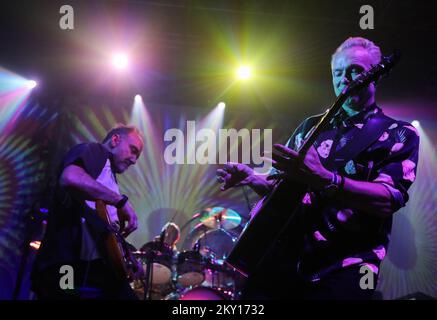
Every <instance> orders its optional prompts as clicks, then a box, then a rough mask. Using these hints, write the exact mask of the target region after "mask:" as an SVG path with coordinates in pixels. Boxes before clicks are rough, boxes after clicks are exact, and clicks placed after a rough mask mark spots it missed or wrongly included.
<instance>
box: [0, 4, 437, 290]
mask: <svg viewBox="0 0 437 320" xmlns="http://www.w3.org/2000/svg"><path fill="white" fill-rule="evenodd" d="M63 4H64V3H62V2H59V1H14V2H9V3H2V5H1V10H0V43H1V50H0V299H11V298H12V297H13V293H14V288H16V286H17V282H16V280H17V272H18V270H19V268H20V265H22V266H23V267H24V268H25V270H26V272H25V277H24V279H23V283H22V288H21V290H20V292H19V294H18V297H19V298H20V299H28V298H29V297H31V294H30V291H29V281H28V272H29V266H30V264H31V262H32V259H33V254H34V253H35V249H34V248H31V247H29V241H30V240H36V239H37V238H39V237H40V236H41V233H42V232H43V225H42V224H41V220H42V219H43V218H44V215H45V212H44V208H47V206H48V203H49V199H50V194H51V190H52V188H53V184H54V177H55V175H56V168H57V165H58V163H59V161H60V158H61V156H62V155H63V153H64V152H65V151H66V150H68V148H69V147H71V146H73V145H74V144H75V143H78V142H86V141H99V140H101V139H102V138H103V137H104V135H105V132H106V131H107V130H108V129H110V128H111V127H112V126H113V125H114V124H115V123H117V122H124V123H133V124H136V125H138V126H140V127H141V129H142V130H143V131H144V133H145V137H146V144H145V150H144V153H143V155H142V156H141V158H140V161H139V163H138V165H137V166H135V167H133V168H130V169H129V170H128V172H127V173H126V174H125V175H124V176H121V177H120V185H121V190H122V191H123V192H125V193H127V194H129V195H130V196H131V199H132V201H133V204H134V207H135V208H136V210H137V212H138V215H139V229H138V231H137V232H135V233H134V234H133V235H132V236H130V237H129V240H130V241H131V242H132V243H133V244H134V245H136V246H141V245H142V244H144V243H145V242H148V241H150V240H151V239H152V238H153V237H154V236H155V235H157V234H158V233H159V230H160V229H161V227H162V225H163V224H164V223H166V222H167V221H169V220H170V219H172V218H173V217H175V218H174V220H175V222H177V223H178V224H179V225H180V226H182V225H184V224H186V223H187V222H188V220H189V219H190V217H192V216H193V214H195V213H196V212H198V211H199V210H201V209H203V208H206V207H210V206H221V207H226V208H231V209H233V210H235V211H237V212H238V213H239V214H240V215H241V216H242V221H243V223H244V222H246V221H247V215H248V203H247V202H246V200H245V197H244V194H243V190H242V189H237V190H235V191H227V192H220V190H219V185H218V184H217V182H216V180H215V170H216V169H217V168H218V166H217V165H167V164H165V162H164V160H163V150H164V147H165V145H166V143H164V139H163V137H164V132H165V130H167V129H170V128H179V129H181V130H183V131H185V125H186V121H187V120H196V123H202V124H203V125H204V127H205V128H213V129H215V130H216V129H218V128H236V129H240V128H248V129H252V128H258V129H266V128H269V129H272V130H273V141H274V142H285V141H286V139H287V138H288V136H289V135H290V134H291V132H292V131H293V129H294V128H295V127H296V126H297V125H298V124H299V123H300V122H301V121H302V120H303V119H304V118H305V117H307V116H310V115H312V114H316V113H320V112H323V111H324V110H325V109H326V107H327V106H329V105H330V104H331V103H332V102H333V99H334V94H333V90H332V85H331V79H330V64H329V63H330V56H331V54H332V53H333V51H334V50H335V48H336V47H337V46H338V45H339V44H340V43H341V42H342V41H343V40H345V39H346V38H347V37H349V36H364V37H367V38H369V39H371V40H372V41H374V42H375V43H377V44H379V45H380V46H381V49H382V50H383V52H384V53H386V54H387V53H390V52H391V51H392V50H394V49H400V50H401V51H402V53H403V57H402V60H401V62H400V64H399V66H397V67H396V68H395V69H394V70H393V72H392V74H391V76H390V77H389V78H388V79H386V80H383V82H381V83H380V86H379V90H378V96H377V102H378V104H379V105H380V106H381V107H382V108H383V109H384V110H385V112H386V113H387V114H388V115H390V116H392V117H395V118H399V119H403V120H406V121H410V122H411V121H413V120H418V121H420V127H419V128H418V131H419V133H420V135H421V145H420V163H419V167H418V174H417V180H416V182H415V184H414V185H413V187H412V188H411V191H410V201H409V203H408V205H407V206H406V207H405V208H403V209H402V210H400V211H399V212H398V213H396V215H395V219H394V225H393V232H392V239H391V244H390V248H389V251H388V255H387V257H386V259H385V261H384V263H383V268H382V271H381V277H380V283H379V285H378V291H379V292H380V294H381V297H382V298H384V299H394V298H398V297H401V296H404V295H407V294H411V293H415V292H423V293H425V294H427V295H430V296H434V297H437V278H436V274H437V209H436V208H437V198H436V195H435V189H434V188H435V187H436V176H437V161H436V149H435V145H434V144H435V141H436V139H437V130H436V129H437V116H436V113H437V111H436V107H437V102H436V101H437V99H436V98H437V97H436V96H437V64H436V63H435V61H436V60H437V45H436V42H435V34H436V32H437V22H436V21H435V12H436V10H437V9H434V7H433V2H432V1H420V2H415V1H367V2H366V4H370V5H372V6H373V8H374V10H375V29H374V30H361V29H360V28H359V24H358V21H359V18H360V14H359V8H360V6H361V5H362V3H361V2H360V1H323V2H317V1H312V0H310V1H238V2H234V1H190V0H186V1H69V4H70V5H71V6H72V7H73V8H74V10H75V29H74V30H68V31H66V30H61V29H60V28H59V24H58V23H59V18H60V16H61V15H60V14H59V8H60V7H61V5H63ZM120 48H125V49H126V50H127V51H129V53H130V57H131V61H130V67H129V69H128V70H127V71H126V72H125V73H120V72H117V71H114V70H112V69H111V67H110V66H109V65H108V63H106V61H107V60H108V59H110V58H109V57H110V55H111V54H112V52H113V51H114V50H119V49H120ZM241 63H247V64H250V65H252V66H253V69H254V71H253V72H254V76H253V77H252V78H251V79H249V80H248V81H246V82H239V81H236V80H235V76H234V70H235V68H236V66H238V65H239V64H241ZM26 79H35V80H36V81H37V82H38V86H37V87H36V88H34V89H33V90H30V89H29V88H26V87H25V86H23V83H24V81H25V80H26ZM136 94H140V95H141V96H142V101H143V103H142V104H139V103H135V102H134V96H135V95H136ZM221 101H224V102H225V103H226V108H225V109H224V111H221V112H220V111H218V109H217V108H216V105H217V104H218V103H219V102H221ZM248 196H249V203H253V202H254V201H255V199H256V197H255V195H254V194H252V193H251V192H248ZM41 209H42V210H41ZM193 227H194V225H193V224H189V225H187V226H186V227H185V228H184V229H183V233H182V240H184V238H185V237H186V235H187V234H188V232H189V231H190V230H192V229H193ZM241 227H242V226H241ZM241 227H240V228H236V229H235V230H233V233H234V234H235V235H236V234H237V233H238V232H239V231H241ZM225 240H226V239H225ZM27 249H29V250H30V251H29V253H30V254H29V259H28V260H27V261H24V262H25V263H24V262H23V261H22V257H23V256H26V252H27Z"/></svg>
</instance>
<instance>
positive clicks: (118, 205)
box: [115, 194, 129, 209]
mask: <svg viewBox="0 0 437 320" xmlns="http://www.w3.org/2000/svg"><path fill="white" fill-rule="evenodd" d="M128 200H129V198H128V197H127V195H125V194H124V195H122V196H121V200H120V201H118V202H117V203H116V204H115V207H116V208H117V209H121V208H123V207H124V205H125V204H126V202H127V201H128Z"/></svg>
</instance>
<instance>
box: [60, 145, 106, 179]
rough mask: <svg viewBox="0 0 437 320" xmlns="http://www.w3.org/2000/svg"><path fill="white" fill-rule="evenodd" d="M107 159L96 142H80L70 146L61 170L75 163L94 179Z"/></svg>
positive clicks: (102, 149)
mask: <svg viewBox="0 0 437 320" xmlns="http://www.w3.org/2000/svg"><path fill="white" fill-rule="evenodd" d="M106 160H107V153H106V152H105V150H104V148H103V147H102V146H101V145H99V144H98V143H82V144H78V145H76V146H74V147H73V148H71V149H70V150H69V151H68V152H67V154H66V156H65V157H64V161H63V163H62V170H64V169H65V168H66V167H68V166H69V165H72V164H74V165H77V166H79V167H81V168H83V169H84V170H85V172H86V173H88V174H89V175H90V176H91V177H93V178H94V179H96V178H97V177H98V175H99V174H100V172H101V170H102V168H103V167H104V165H105V163H106Z"/></svg>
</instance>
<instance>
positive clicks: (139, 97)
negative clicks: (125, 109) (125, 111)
mask: <svg viewBox="0 0 437 320" xmlns="http://www.w3.org/2000/svg"><path fill="white" fill-rule="evenodd" d="M141 101H143V98H142V97H141V96H140V95H139V94H137V95H135V102H141Z"/></svg>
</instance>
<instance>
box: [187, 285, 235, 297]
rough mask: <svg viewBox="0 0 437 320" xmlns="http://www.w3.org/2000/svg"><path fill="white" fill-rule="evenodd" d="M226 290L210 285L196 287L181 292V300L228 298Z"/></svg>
mask: <svg viewBox="0 0 437 320" xmlns="http://www.w3.org/2000/svg"><path fill="white" fill-rule="evenodd" d="M228 299H229V297H227V295H226V294H225V293H224V292H221V291H219V290H216V289H212V288H208V287H195V288H192V289H190V290H187V291H185V292H184V293H183V294H181V296H180V298H179V300H228Z"/></svg>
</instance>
